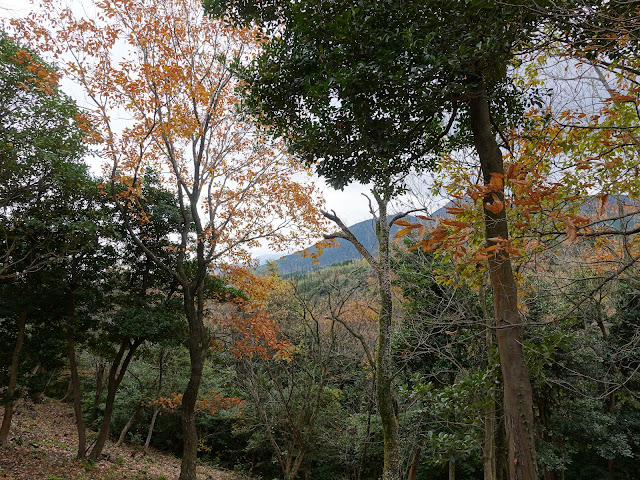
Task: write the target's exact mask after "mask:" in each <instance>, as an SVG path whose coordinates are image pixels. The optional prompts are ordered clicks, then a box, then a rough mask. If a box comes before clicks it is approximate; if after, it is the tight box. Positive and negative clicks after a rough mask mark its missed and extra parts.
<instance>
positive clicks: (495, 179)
mask: <svg viewBox="0 0 640 480" xmlns="http://www.w3.org/2000/svg"><path fill="white" fill-rule="evenodd" d="M503 176H504V175H500V174H498V173H492V174H491V182H490V183H491V186H492V187H493V188H495V189H496V190H498V191H500V190H502V185H503V182H502V177H503Z"/></svg>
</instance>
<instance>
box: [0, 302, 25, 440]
mask: <svg viewBox="0 0 640 480" xmlns="http://www.w3.org/2000/svg"><path fill="white" fill-rule="evenodd" d="M26 323H27V312H25V311H22V312H20V314H19V315H18V336H17V338H16V345H15V347H14V348H13V355H11V367H10V370H9V385H8V386H7V401H6V402H5V404H4V416H3V417H2V426H0V446H1V447H3V448H6V447H7V446H8V445H9V430H10V429H11V419H12V418H13V405H14V403H13V402H14V398H13V397H14V395H15V394H16V389H17V385H18V373H19V371H20V353H21V352H22V346H23V345H24V330H25V325H26Z"/></svg>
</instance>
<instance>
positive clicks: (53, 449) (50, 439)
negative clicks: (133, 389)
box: [0, 399, 239, 480]
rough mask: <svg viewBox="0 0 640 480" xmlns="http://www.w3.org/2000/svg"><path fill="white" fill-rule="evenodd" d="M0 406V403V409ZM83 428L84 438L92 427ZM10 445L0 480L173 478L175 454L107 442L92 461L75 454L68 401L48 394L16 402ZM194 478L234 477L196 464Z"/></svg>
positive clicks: (0, 456)
mask: <svg viewBox="0 0 640 480" xmlns="http://www.w3.org/2000/svg"><path fill="white" fill-rule="evenodd" d="M3 413H4V412H3V409H2V408H0V415H2V414H3ZM87 433H88V438H89V440H90V439H91V438H92V435H93V434H92V433H91V432H87ZM10 439H11V441H10V445H9V447H8V448H6V449H0V480H38V479H42V480H120V479H132V480H169V479H174V478H178V475H179V474H180V459H178V458H176V457H174V456H171V455H166V454H164V453H160V452H158V451H155V450H153V449H150V450H149V451H148V452H146V453H145V452H143V451H142V449H141V447H140V446H137V445H122V446H120V447H115V446H114V445H113V444H112V443H110V442H108V443H107V446H106V448H105V459H103V460H101V461H99V462H97V463H96V464H95V465H91V464H89V463H88V462H84V461H80V460H76V459H75V452H76V448H77V442H78V441H77V433H76V427H75V419H74V414H73V408H72V405H71V404H68V403H61V402H59V401H57V400H53V399H45V400H44V402H43V403H39V404H32V403H21V404H20V406H19V407H18V409H17V412H16V414H15V416H14V418H13V422H12V425H11V433H10ZM198 480H239V477H237V476H234V475H232V474H230V473H225V472H220V471H217V470H214V469H212V468H210V467H206V466H198Z"/></svg>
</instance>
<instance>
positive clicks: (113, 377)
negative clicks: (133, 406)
mask: <svg viewBox="0 0 640 480" xmlns="http://www.w3.org/2000/svg"><path fill="white" fill-rule="evenodd" d="M141 344H142V340H131V339H129V338H127V339H125V340H123V342H122V344H121V345H120V349H119V350H118V354H117V355H116V358H115V359H114V360H113V363H112V364H111V368H110V369H109V379H108V384H107V399H106V402H105V407H104V414H103V416H102V423H101V424H100V431H99V432H98V438H97V439H96V443H95V444H94V446H93V448H92V449H91V453H90V454H89V458H90V459H91V460H93V461H95V460H97V459H98V457H100V454H101V453H102V450H103V449H104V445H105V443H106V442H107V438H108V437H109V429H110V428H111V416H112V415H113V407H114V403H115V400H116V392H117V391H118V387H119V386H120V383H121V382H122V379H123V378H124V374H125V373H126V371H127V368H128V367H129V363H130V362H131V359H132V358H133V355H134V353H135V351H136V350H137V348H138V347H139V346H140V345H141ZM125 352H126V355H125Z"/></svg>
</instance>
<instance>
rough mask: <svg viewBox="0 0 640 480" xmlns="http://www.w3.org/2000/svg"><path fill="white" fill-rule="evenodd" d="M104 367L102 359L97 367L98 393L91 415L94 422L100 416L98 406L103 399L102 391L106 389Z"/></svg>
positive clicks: (90, 418) (91, 420)
mask: <svg viewBox="0 0 640 480" xmlns="http://www.w3.org/2000/svg"><path fill="white" fill-rule="evenodd" d="M104 369H105V364H104V362H103V361H102V360H100V363H99V364H98V367H97V368H96V394H95V396H94V397H93V407H92V408H91V416H90V417H89V423H93V422H95V421H96V419H97V418H98V408H99V407H100V401H101V400H102V391H103V390H104Z"/></svg>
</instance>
